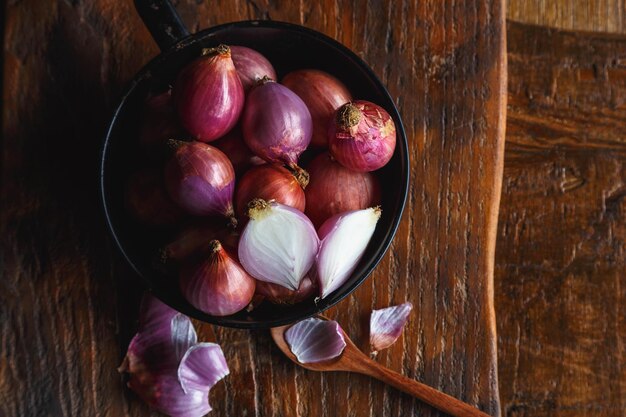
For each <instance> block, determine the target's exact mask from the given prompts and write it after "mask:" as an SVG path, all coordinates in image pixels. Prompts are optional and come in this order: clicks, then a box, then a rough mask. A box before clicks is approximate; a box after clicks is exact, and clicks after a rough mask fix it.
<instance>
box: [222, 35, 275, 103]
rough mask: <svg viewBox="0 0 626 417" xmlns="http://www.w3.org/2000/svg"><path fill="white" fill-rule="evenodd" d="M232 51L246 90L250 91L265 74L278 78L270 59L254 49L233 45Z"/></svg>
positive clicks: (273, 78)
mask: <svg viewBox="0 0 626 417" xmlns="http://www.w3.org/2000/svg"><path fill="white" fill-rule="evenodd" d="M230 53H231V56H232V58H233V63H234V64H235V68H236V69H237V74H239V78H240V79H241V84H242V85H243V89H244V91H246V92H248V90H250V88H252V87H254V86H255V85H256V83H257V82H258V81H259V80H260V79H261V78H263V77H264V76H267V77H269V78H271V79H272V80H275V79H276V71H274V67H273V66H272V64H271V63H270V61H268V60H267V58H265V57H264V56H263V55H261V54H260V53H258V52H257V51H255V50H254V49H250V48H246V47H245V46H235V45H232V46H231V47H230Z"/></svg>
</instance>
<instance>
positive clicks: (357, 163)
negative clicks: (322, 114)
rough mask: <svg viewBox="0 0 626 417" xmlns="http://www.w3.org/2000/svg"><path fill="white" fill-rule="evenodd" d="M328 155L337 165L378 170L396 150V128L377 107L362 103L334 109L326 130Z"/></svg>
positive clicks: (386, 114)
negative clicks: (331, 156) (331, 119)
mask: <svg viewBox="0 0 626 417" xmlns="http://www.w3.org/2000/svg"><path fill="white" fill-rule="evenodd" d="M328 146H329V148H330V153H331V154H332V155H333V157H335V159H336V160H337V161H339V163H340V164H341V165H343V166H344V167H346V168H349V169H351V170H353V171H359V172H366V171H375V170H377V169H379V168H382V167H383V166H385V164H387V162H389V160H390V159H391V157H392V156H393V151H394V149H395V147H396V125H395V124H394V123H393V120H392V119H391V116H389V114H388V113H387V112H386V111H385V109H383V108H382V107H380V106H377V105H376V104H374V103H370V102H369V101H365V100H357V101H354V102H352V103H346V104H344V105H343V106H341V107H340V108H339V110H337V113H336V114H335V118H334V120H333V121H332V123H331V124H330V128H329V130H328Z"/></svg>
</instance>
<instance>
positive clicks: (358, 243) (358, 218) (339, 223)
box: [315, 207, 381, 298]
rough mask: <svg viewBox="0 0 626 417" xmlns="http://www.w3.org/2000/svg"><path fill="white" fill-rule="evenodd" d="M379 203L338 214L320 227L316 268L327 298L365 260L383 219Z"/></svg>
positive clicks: (321, 288) (321, 295) (322, 296)
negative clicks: (376, 230)
mask: <svg viewBox="0 0 626 417" xmlns="http://www.w3.org/2000/svg"><path fill="white" fill-rule="evenodd" d="M380 214H381V210H380V208H378V207H373V208H368V209H365V210H354V211H349V212H347V213H341V214H337V215H335V216H333V217H331V218H330V219H328V220H326V222H324V224H323V225H322V227H320V229H319V237H320V239H321V244H320V250H319V252H318V254H317V257H316V259H315V270H316V273H317V278H318V282H319V286H320V297H321V298H324V297H326V296H327V295H328V294H330V293H332V292H333V291H335V290H336V289H338V288H339V287H341V286H342V285H343V284H344V283H345V282H346V281H347V280H348V278H350V274H352V271H354V269H355V268H356V266H357V264H358V263H359V261H360V260H361V257H362V256H363V253H364V252H365V249H366V248H367V245H368V243H369V241H370V239H371V238H372V235H373V234H374V230H375V229H376V223H378V219H380Z"/></svg>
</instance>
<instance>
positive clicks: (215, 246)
mask: <svg viewBox="0 0 626 417" xmlns="http://www.w3.org/2000/svg"><path fill="white" fill-rule="evenodd" d="M221 250H222V244H221V243H220V241H219V240H217V239H215V240H212V241H210V242H209V251H210V252H211V253H217V252H219V251H221Z"/></svg>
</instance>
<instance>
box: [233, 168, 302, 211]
mask: <svg viewBox="0 0 626 417" xmlns="http://www.w3.org/2000/svg"><path fill="white" fill-rule="evenodd" d="M302 173H303V172H301V174H302ZM307 182H308V177H307V176H306V175H299V178H296V176H295V175H294V173H292V172H290V171H289V170H288V169H286V168H284V167H282V166H280V165H277V164H264V165H259V166H257V167H254V168H251V169H250V170H249V171H248V172H246V174H245V175H244V176H243V177H242V178H241V180H239V182H238V183H237V189H236V191H235V208H236V209H237V215H238V216H240V218H241V217H242V216H243V215H244V214H245V212H246V209H247V205H248V203H249V202H250V201H252V200H253V199H255V198H262V199H263V200H276V201H277V202H279V203H281V204H284V205H286V206H290V207H293V208H296V209H298V210H300V211H304V206H305V200H304V190H303V188H304V187H306V183H307Z"/></svg>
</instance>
